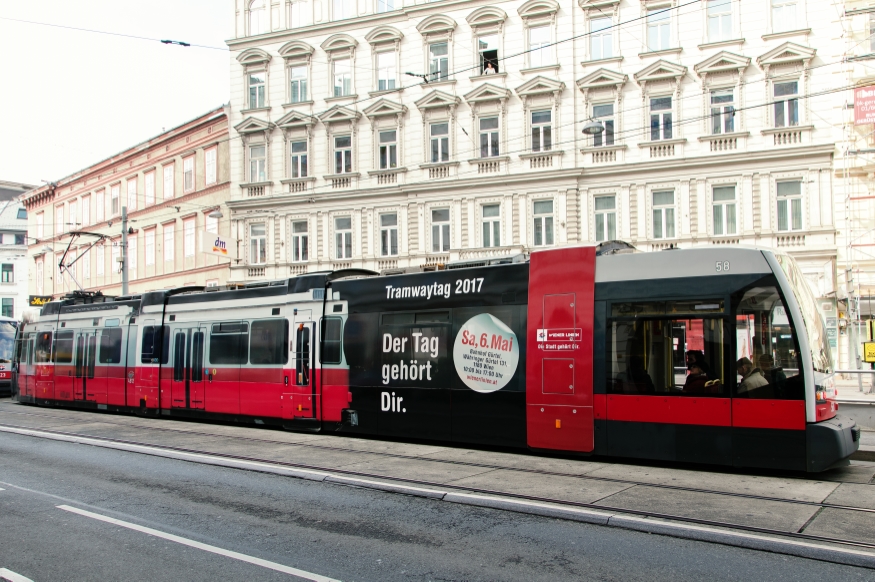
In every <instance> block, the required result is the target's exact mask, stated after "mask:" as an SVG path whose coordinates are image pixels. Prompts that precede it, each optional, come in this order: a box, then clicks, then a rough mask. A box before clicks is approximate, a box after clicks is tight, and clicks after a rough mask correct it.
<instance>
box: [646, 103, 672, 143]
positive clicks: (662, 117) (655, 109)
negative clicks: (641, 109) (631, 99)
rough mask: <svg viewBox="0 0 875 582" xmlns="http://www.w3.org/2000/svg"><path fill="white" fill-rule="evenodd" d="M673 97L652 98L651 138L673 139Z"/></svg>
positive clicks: (654, 139) (652, 139)
mask: <svg viewBox="0 0 875 582" xmlns="http://www.w3.org/2000/svg"><path fill="white" fill-rule="evenodd" d="M671 130H672V124H671V97H653V98H651V99H650V140H651V141H659V140H662V139H671V136H672V131H671Z"/></svg>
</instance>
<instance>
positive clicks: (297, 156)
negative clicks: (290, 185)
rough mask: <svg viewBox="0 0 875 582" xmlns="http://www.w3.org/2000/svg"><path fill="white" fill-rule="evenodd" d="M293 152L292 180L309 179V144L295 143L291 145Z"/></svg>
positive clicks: (303, 142)
mask: <svg viewBox="0 0 875 582" xmlns="http://www.w3.org/2000/svg"><path fill="white" fill-rule="evenodd" d="M290 145H291V150H292V160H291V166H292V172H291V173H292V178H306V177H307V142H305V141H293V142H292V143H291V144H290Z"/></svg>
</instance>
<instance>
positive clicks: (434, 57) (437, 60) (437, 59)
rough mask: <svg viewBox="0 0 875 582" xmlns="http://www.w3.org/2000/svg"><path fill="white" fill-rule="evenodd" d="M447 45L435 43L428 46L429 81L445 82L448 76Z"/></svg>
mask: <svg viewBox="0 0 875 582" xmlns="http://www.w3.org/2000/svg"><path fill="white" fill-rule="evenodd" d="M449 53H450V51H449V43H446V42H435V43H432V44H430V45H428V73H429V79H428V80H429V81H431V82H434V81H446V80H447V79H449V75H450V60H449Z"/></svg>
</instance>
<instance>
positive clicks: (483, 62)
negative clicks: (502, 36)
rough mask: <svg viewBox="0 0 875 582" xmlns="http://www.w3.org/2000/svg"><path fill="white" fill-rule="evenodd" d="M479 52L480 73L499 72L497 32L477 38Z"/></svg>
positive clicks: (490, 73)
mask: <svg viewBox="0 0 875 582" xmlns="http://www.w3.org/2000/svg"><path fill="white" fill-rule="evenodd" d="M477 53H478V54H479V55H480V73H482V74H483V75H494V74H495V73H497V72H498V35H497V34H488V35H485V36H481V37H479V38H477Z"/></svg>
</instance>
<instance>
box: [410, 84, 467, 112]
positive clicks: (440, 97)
mask: <svg viewBox="0 0 875 582" xmlns="http://www.w3.org/2000/svg"><path fill="white" fill-rule="evenodd" d="M460 101H461V100H460V99H459V98H458V97H456V96H455V95H450V94H449V93H444V92H443V91H439V90H437V89H435V90H434V91H432V92H431V93H428V94H427V95H426V96H425V97H423V98H422V99H420V100H418V101H415V102H414V105H416V107H417V108H419V109H434V108H436V107H455V106H456V105H458V104H459V102H460Z"/></svg>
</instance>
